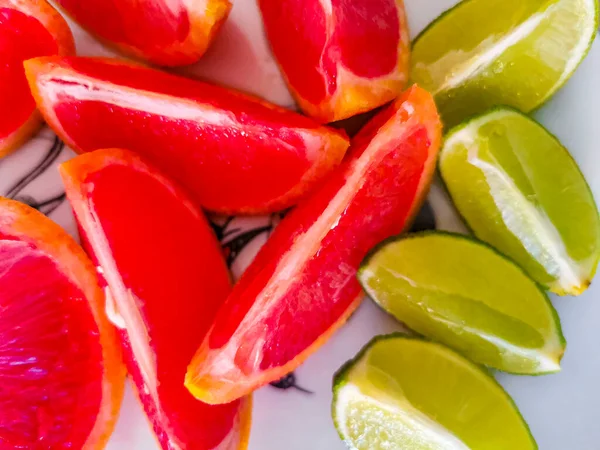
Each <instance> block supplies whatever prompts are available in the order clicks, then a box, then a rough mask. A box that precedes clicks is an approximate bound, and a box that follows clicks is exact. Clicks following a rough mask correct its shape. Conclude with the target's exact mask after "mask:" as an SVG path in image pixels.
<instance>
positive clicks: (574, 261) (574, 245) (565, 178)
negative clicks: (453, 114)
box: [440, 108, 600, 295]
mask: <svg viewBox="0 0 600 450" xmlns="http://www.w3.org/2000/svg"><path fill="white" fill-rule="evenodd" d="M440 172H441V174H442V178H443V179H444V182H445V183H446V186H447V188H448V191H449V192H450V195H451V196H452V200H453V201H454V204H455V205H456V207H457V209H458V211H459V212H460V214H461V215H462V216H463V217H464V218H465V220H466V222H467V223H468V225H469V227H470V228H471V229H472V230H473V231H474V233H475V234H476V235H477V237H478V238H480V239H482V240H483V241H485V242H488V243H490V244H491V245H492V246H494V247H496V248H497V249H498V250H500V251H501V252H502V253H504V254H506V255H508V256H509V257H511V258H512V259H514V260H515V261H516V262H518V263H519V264H520V265H521V266H522V267H523V268H524V269H525V270H526V271H527V272H528V273H529V275H530V276H531V277H532V278H534V279H535V280H536V281H537V282H539V283H540V284H542V285H544V286H546V287H548V288H549V289H550V290H552V291H553V292H556V293H558V294H561V295H564V294H572V295H577V294H580V293H582V292H583V291H585V289H587V287H588V286H589V284H590V282H591V280H592V278H593V276H594V273H595V271H596V267H597V265H598V260H599V258H600V218H599V217H598V210H597V207H596V203H595V202H594V198H593V196H592V193H591V191H590V189H589V187H588V185H587V183H586V181H585V179H584V177H583V175H582V173H581V171H580V170H579V168H578V167H577V164H576V162H575V161H574V160H573V158H572V157H571V156H570V155H569V152H568V151H567V150H566V149H565V148H564V147H563V146H562V145H561V144H560V142H559V141H558V140H557V139H556V138H555V137H554V136H552V135H551V134H550V133H548V131H546V130H545V129H544V128H543V127H542V126H541V125H539V124H537V123H536V122H534V121H533V120H532V119H530V118H529V117H527V116H525V115H522V114H520V113H518V112H516V111H513V110H510V109H504V108H502V109H496V110H493V111H491V112H489V113H487V114H484V115H482V116H480V117H477V118H475V119H473V120H471V121H470V122H467V123H466V124H464V125H463V126H460V127H458V128H456V129H455V130H452V131H451V132H450V133H449V134H448V136H447V139H446V142H445V144H444V149H443V151H442V154H441V157H440Z"/></svg>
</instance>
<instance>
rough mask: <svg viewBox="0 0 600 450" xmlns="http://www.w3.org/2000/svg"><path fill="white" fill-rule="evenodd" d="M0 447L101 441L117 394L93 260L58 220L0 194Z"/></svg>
mask: <svg viewBox="0 0 600 450" xmlns="http://www.w3.org/2000/svg"><path fill="white" fill-rule="evenodd" d="M0 311H2V314H0V336H1V341H2V350H1V352H0V354H1V356H0V447H1V448H3V449H52V450H66V449H85V450H91V449H101V448H103V447H104V445H105V444H106V441H107V440H108V437H109V436H110V434H111V432H112V430H113V427H114V424H115V421H116V418H117V416H118V412H119V408H120V406H121V399H122V396H123V386H124V382H125V368H124V367H123V364H122V362H121V354H120V352H119V345H118V338H117V334H116V333H115V330H114V328H113V327H112V325H111V324H110V323H109V322H108V320H107V319H106V317H105V315H104V295H103V293H102V290H101V289H100V287H99V286H98V278H97V275H96V271H95V268H94V266H93V264H92V263H91V262H90V260H89V259H88V258H87V256H86V255H85V253H84V251H83V250H82V249H81V248H80V247H79V246H78V245H77V243H76V242H75V241H74V240H73V239H72V238H71V237H70V236H69V235H67V233H66V232H65V231H63V230H62V229H61V228H60V227H59V226H58V225H56V224H55V223H54V222H52V221H51V220H50V219H48V218H46V217H45V216H44V215H42V214H41V213H39V212H38V211H36V210H34V209H33V208H30V207H29V206H27V205H24V204H22V203H18V202H15V201H13V200H8V199H5V198H2V197H0Z"/></svg>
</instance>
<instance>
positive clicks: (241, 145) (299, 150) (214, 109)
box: [27, 58, 348, 213]
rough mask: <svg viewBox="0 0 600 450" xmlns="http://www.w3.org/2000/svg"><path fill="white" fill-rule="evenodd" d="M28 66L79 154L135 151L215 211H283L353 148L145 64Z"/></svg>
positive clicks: (75, 61) (293, 118) (270, 109)
mask: <svg viewBox="0 0 600 450" xmlns="http://www.w3.org/2000/svg"><path fill="white" fill-rule="evenodd" d="M27 67H28V71H29V77H30V83H31V85H32V88H33V90H34V94H35V95H36V99H37V100H38V104H39V105H40V109H41V110H42V112H43V113H44V116H45V117H46V119H47V120H48V122H49V123H51V124H52V126H53V127H54V129H55V130H56V131H57V132H58V133H59V134H60V135H61V136H62V137H63V138H64V139H65V140H66V141H67V142H68V143H69V144H71V145H72V146H73V147H74V148H76V149H79V150H80V151H90V150H94V149H98V148H104V147H106V148H108V147H123V148H128V149H130V150H134V151H136V152H138V153H140V154H142V155H144V156H146V157H148V158H149V159H150V160H151V161H153V162H154V163H155V164H157V165H158V166H159V167H161V168H162V169H163V170H164V171H165V172H166V173H167V174H170V175H171V176H172V177H174V178H176V179H178V180H179V181H180V182H182V184H184V185H185V187H187V188H188V190H189V191H190V192H191V193H192V194H193V195H194V197H195V199H196V200H197V202H198V203H199V204H201V205H203V206H204V207H206V208H208V209H211V210H214V211H219V212H226V213H231V212H236V213H256V212H270V211H275V210H278V209H285V208H287V207H289V206H291V205H293V204H294V203H295V202H296V201H297V200H298V198H299V197H301V196H302V195H304V194H305V193H306V192H307V191H309V190H310V189H311V188H312V187H313V186H314V185H315V184H316V183H318V182H319V181H320V180H321V179H322V178H323V177H324V176H325V175H326V174H327V173H328V172H329V171H330V170H331V169H332V168H333V167H335V166H336V165H337V164H339V162H340V161H341V159H342V157H343V155H344V153H345V151H346V149H347V146H348V142H347V139H346V137H345V136H344V135H342V134H340V133H338V132H336V131H334V130H331V129H329V128H326V127H322V126H319V125H318V124H316V123H314V122H313V121H311V120H310V119H307V118H305V117H302V116H300V115H298V114H295V113H291V112H289V111H285V110H282V109H281V108H277V107H275V106H271V105H268V104H266V103H264V102H260V101H258V100H256V99H254V98H251V97H248V96H245V95H242V94H239V93H236V92H232V91H227V90H225V89H223V88H219V87H216V86H212V85H209V84H206V83H202V82H198V81H192V80H188V79H184V78H180V77H175V76H172V75H167V74H164V73H161V72H158V71H153V70H150V69H145V68H142V67H137V66H131V65H126V64H121V63H114V62H108V61H103V60H92V59H83V58H69V59H41V60H35V61H30V62H28V63H27ZM107 130H110V132H107ZM267 178H268V179H269V183H265V182H264V180H265V179H267Z"/></svg>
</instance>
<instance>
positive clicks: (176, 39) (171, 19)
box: [56, 0, 231, 66]
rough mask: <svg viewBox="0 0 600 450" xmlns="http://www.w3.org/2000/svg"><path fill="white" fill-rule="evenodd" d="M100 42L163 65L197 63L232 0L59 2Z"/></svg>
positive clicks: (91, 0) (64, 0)
mask: <svg viewBox="0 0 600 450" xmlns="http://www.w3.org/2000/svg"><path fill="white" fill-rule="evenodd" d="M56 3H57V4H58V5H60V7H61V8H63V9H64V10H65V11H66V12H67V14H69V16H71V17H72V18H73V19H74V20H75V21H77V22H78V23H79V24H80V25H81V26H82V27H83V28H85V29H87V30H88V31H90V32H91V33H92V34H94V35H95V36H96V37H98V38H99V39H100V40H102V41H104V42H106V43H108V44H110V45H112V46H114V47H116V48H117V49H118V50H120V51H122V52H124V53H126V54H129V55H132V56H134V57H137V58H141V59H145V60H147V61H149V62H152V63H155V64H159V65H164V66H180V65H185V64H192V63H194V62H196V61H197V60H198V59H199V58H200V57H201V56H202V55H203V54H204V52H205V51H206V50H207V48H208V47H209V45H210V43H211V42H212V40H213V38H214V37H215V36H216V34H217V32H218V30H219V29H220V28H221V24H222V23H223V22H224V21H225V19H226V18H227V16H228V15H229V11H230V10H231V3H230V2H229V0H202V1H198V0H135V1H132V0H84V1H82V0H56Z"/></svg>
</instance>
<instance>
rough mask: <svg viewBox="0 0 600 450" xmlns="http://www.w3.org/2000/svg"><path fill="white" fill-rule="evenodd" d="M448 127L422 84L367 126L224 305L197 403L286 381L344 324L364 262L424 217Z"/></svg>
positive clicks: (200, 355)
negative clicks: (423, 207) (411, 221)
mask: <svg viewBox="0 0 600 450" xmlns="http://www.w3.org/2000/svg"><path fill="white" fill-rule="evenodd" d="M441 129H442V126H441V123H440V120H439V117H438V114H437V110H436V107H435V104H434V102H433V99H432V97H431V95H429V94H428V93H427V92H425V91H424V90H422V89H420V88H418V87H413V88H411V89H410V90H408V91H407V92H406V93H404V94H403V95H402V96H401V97H400V98H399V99H398V100H397V101H396V102H395V103H394V104H393V105H392V106H391V107H390V108H388V109H387V110H385V111H383V112H382V113H380V114H379V115H377V116H375V118H374V119H373V120H372V121H371V122H369V123H368V124H367V126H366V127H365V128H364V129H363V130H362V131H361V132H360V133H359V135H358V136H357V137H356V138H355V141H354V143H353V146H352V149H351V151H350V152H351V153H350V158H349V159H348V160H347V161H346V162H345V163H344V164H343V165H342V166H341V167H340V168H338V169H337V170H336V171H335V172H334V173H333V175H332V176H331V177H330V179H329V180H328V181H327V182H326V183H325V184H324V185H322V186H321V187H320V188H319V190H318V191H317V192H315V193H314V194H312V195H311V196H310V197H309V198H307V199H306V200H304V201H303V202H302V203H301V204H300V205H299V206H298V207H297V208H296V209H295V210H294V211H292V212H291V213H290V214H289V215H288V216H287V217H286V218H285V219H284V220H283V221H282V222H281V224H280V225H279V226H278V227H277V229H276V230H275V232H274V233H273V235H272V236H271V238H270V239H269V241H268V242H267V243H266V245H265V246H264V247H263V248H262V250H261V251H260V252H259V254H258V255H257V257H256V259H255V260H254V261H253V263H252V264H251V265H250V267H249V268H248V269H247V271H246V273H245V274H244V275H243V276H242V278H241V279H240V281H239V282H238V284H237V285H236V286H235V288H234V290H233V292H232V293H231V295H230V296H229V297H228V299H227V301H226V302H225V304H224V305H223V307H222V308H221V310H220V312H219V314H218V316H217V319H216V321H215V324H214V325H213V327H212V329H211V331H210V333H209V335H208V336H207V338H206V339H205V341H204V342H203V344H202V346H201V347H200V349H199V350H198V352H197V353H196V355H195V357H194V359H193V360H192V363H191V365H190V367H189V369H188V373H187V377H186V386H187V387H188V389H189V390H190V391H191V392H192V393H193V394H194V395H195V396H196V397H197V398H198V399H200V400H202V401H205V402H207V403H223V402H229V401H231V400H233V399H236V398H238V397H241V396H243V395H246V394H248V393H249V392H251V391H253V390H255V389H256V388H258V387H260V386H262V385H264V384H267V383H269V382H272V381H275V380H277V379H279V378H281V377H282V376H284V375H285V374H286V373H288V372H290V371H292V370H294V369H295V368H296V367H297V366H298V365H300V364H301V363H302V362H303V361H304V360H305V359H306V358H307V357H308V356H309V355H310V354H311V353H312V352H314V351H315V350H316V349H317V348H318V347H319V346H321V345H322V344H323V343H324V342H325V341H326V340H327V339H328V338H329V337H330V336H331V334H332V333H333V332H334V331H335V330H336V329H338V328H339V327H340V326H341V325H342V324H343V323H344V321H345V320H346V318H347V317H348V316H349V315H350V314H351V313H352V312H353V311H354V309H355V308H356V307H357V306H358V304H359V300H360V298H361V296H362V295H361V288H360V286H359V284H358V281H357V280H356V270H357V268H358V266H359V264H360V262H361V261H362V259H363V258H364V257H365V255H366V254H367V252H368V251H369V250H370V249H371V248H372V247H373V246H375V245H376V244H377V243H379V242H381V241H382V240H384V239H386V238H388V237H390V236H392V235H395V234H398V233H400V232H401V231H402V230H403V228H404V226H405V224H406V223H407V221H408V220H409V219H410V218H411V217H412V216H413V214H414V213H415V211H417V210H418V208H419V206H420V204H421V201H422V199H423V197H424V195H425V193H426V191H427V188H428V186H429V183H430V181H431V177H432V175H433V172H434V168H435V161H436V156H437V152H438V147H439V144H440V135H441Z"/></svg>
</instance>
